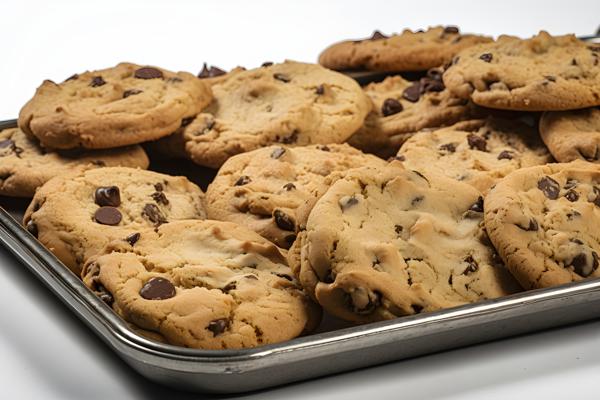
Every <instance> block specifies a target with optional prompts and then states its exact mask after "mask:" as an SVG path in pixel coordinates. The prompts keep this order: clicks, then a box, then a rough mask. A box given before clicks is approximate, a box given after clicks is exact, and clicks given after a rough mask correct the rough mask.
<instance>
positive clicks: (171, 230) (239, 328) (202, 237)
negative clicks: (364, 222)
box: [82, 221, 320, 349]
mask: <svg viewBox="0 0 600 400" xmlns="http://www.w3.org/2000/svg"><path fill="white" fill-rule="evenodd" d="M137 235H138V236H137V238H138V239H137V241H136V242H135V243H131V244H130V243H128V242H127V241H124V240H120V241H116V242H113V243H110V244H109V245H108V246H107V247H106V248H105V249H104V250H103V252H102V253H101V255H99V256H97V257H94V258H93V259H92V260H91V261H90V262H89V263H88V264H86V266H85V267H84V270H83V273H82V276H83V281H84V282H85V284H86V285H87V286H88V287H90V288H91V289H92V290H94V291H95V292H96V293H97V294H98V295H99V296H100V297H101V298H102V299H103V300H104V301H106V302H107V303H108V304H109V305H111V306H112V308H113V309H114V310H115V311H116V312H117V313H118V314H119V315H121V316H122V317H123V318H124V319H125V320H126V321H129V322H132V323H133V324H135V325H136V326H138V327H140V328H142V329H144V330H146V331H150V332H156V333H159V334H160V335H162V337H163V338H164V339H166V341H167V342H168V343H171V344H174V345H179V346H185V347H193V348H201V349H238V348H243V347H254V346H258V345H263V344H269V343H276V342H281V341H284V340H289V339H292V338H294V337H297V336H299V335H301V334H302V333H303V332H305V331H309V330H311V329H313V328H314V327H315V326H316V325H317V324H318V322H319V319H320V311H319V309H318V307H317V306H316V305H314V304H313V303H312V302H311V301H310V300H309V299H308V297H307V296H306V295H305V294H304V292H303V291H302V289H301V287H300V285H299V284H298V283H297V281H296V279H295V278H294V277H293V275H292V271H291V270H290V268H289V267H288V265H287V262H286V259H285V251H283V250H280V249H278V248H277V247H276V246H275V245H273V244H272V243H270V242H268V241H267V240H266V239H263V238H262V237H260V236H259V235H257V234H256V233H254V232H252V231H249V230H247V229H245V228H243V227H241V226H238V225H235V224H232V223H229V222H219V221H177V222H172V223H169V224H165V225H161V226H160V227H158V228H157V229H156V230H153V229H146V230H141V231H138V232H137Z"/></svg>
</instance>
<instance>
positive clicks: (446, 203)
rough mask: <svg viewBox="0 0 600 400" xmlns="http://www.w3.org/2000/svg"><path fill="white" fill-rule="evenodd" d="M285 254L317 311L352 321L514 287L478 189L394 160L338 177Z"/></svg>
mask: <svg viewBox="0 0 600 400" xmlns="http://www.w3.org/2000/svg"><path fill="white" fill-rule="evenodd" d="M289 258H290V263H291V265H292V266H293V269H294V271H295V273H296V274H297V275H298V276H299V278H300V281H301V283H302V285H303V286H304V287H305V288H306V290H307V291H308V292H309V293H310V294H312V295H313V296H314V297H315V299H317V300H318V302H319V303H320V304H321V305H322V306H323V308H324V309H325V310H327V311H329V312H331V313H332V314H333V315H336V316H338V317H340V318H343V319H346V320H350V321H357V322H369V321H376V320H382V319H391V318H395V317H397V316H402V315H411V314H416V313H419V312H421V311H432V310H437V309H440V308H446V307H452V306H456V305H460V304H465V303H469V302H474V301H478V300H482V299H489V298H494V297H499V296H503V295H507V294H510V293H513V292H515V291H517V290H519V289H518V285H516V282H514V280H513V278H512V277H511V276H510V274H509V273H508V271H507V270H506V269H505V268H504V267H503V265H502V264H501V263H499V262H498V261H499V260H498V259H497V258H496V257H495V251H494V249H493V247H492V246H491V245H490V244H489V240H488V238H487V235H486V234H485V231H484V229H483V198H482V197H481V193H480V192H478V191H477V190H476V189H474V188H472V187H471V186H469V185H466V184H464V183H460V182H455V181H453V180H450V179H448V178H446V177H443V176H436V175H433V174H421V173H418V172H415V171H410V170H405V169H404V168H402V164H401V163H399V162H398V161H393V162H392V163H390V164H389V165H388V166H385V167H383V168H380V167H365V168H360V169H356V170H352V171H349V172H348V173H347V174H346V175H345V176H344V177H342V178H341V179H338V180H337V181H336V182H335V183H334V184H333V185H332V186H331V187H330V188H329V189H328V190H327V192H326V193H325V194H324V195H323V196H322V197H321V199H320V200H319V201H318V202H317V203H316V205H315V206H314V208H313V210H312V212H311V213H310V216H309V217H308V222H307V225H306V230H305V231H303V232H301V234H300V235H299V238H298V240H297V241H296V242H295V244H294V246H293V247H292V249H291V250H290V254H289Z"/></svg>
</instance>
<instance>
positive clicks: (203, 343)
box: [0, 27, 600, 349]
mask: <svg viewBox="0 0 600 400" xmlns="http://www.w3.org/2000/svg"><path fill="white" fill-rule="evenodd" d="M599 58H600V47H598V46H594V45H591V44H587V43H584V42H582V41H579V40H578V39H576V38H575V37H573V36H560V37H552V36H550V35H549V34H547V33H545V32H541V33H540V34H539V35H537V36H535V37H533V38H531V39H519V38H515V37H508V36H501V37H500V38H498V39H497V40H493V39H492V38H489V37H485V36H480V35H465V34H461V33H460V31H459V30H458V28H456V27H434V28H430V29H428V30H427V31H419V32H411V31H404V32H403V33H401V34H399V35H393V36H391V37H388V36H385V35H383V34H381V33H379V32H376V33H375V34H374V35H373V36H372V37H371V38H369V39H365V40H359V41H345V42H341V43H337V44H334V45H332V46H331V47H329V48H328V49H326V50H325V51H324V52H323V53H322V54H321V56H320V58H319V63H320V64H321V65H316V64H306V63H300V62H293V61H286V62H283V63H279V64H274V63H270V62H267V63H264V64H263V65H262V66H260V67H258V68H255V69H249V70H246V69H244V68H240V67H238V68H236V69H234V70H232V71H229V72H225V71H223V70H221V69H219V68H217V67H214V66H213V67H208V66H207V65H204V67H203V69H202V71H201V72H200V74H199V75H198V76H194V75H192V74H190V73H185V72H178V73H174V72H170V71H167V70H164V69H161V68H157V67H149V66H139V65H134V64H125V63H123V64H119V65H117V66H116V67H113V68H108V69H104V70H97V71H93V72H85V73H81V74H76V75H73V76H72V77H70V78H68V79H67V80H66V81H64V82H62V83H60V84H56V83H53V82H51V81H45V82H44V83H43V84H42V85H41V86H40V88H39V89H38V90H37V92H36V93H35V95H34V97H33V98H32V99H31V100H30V101H29V102H28V103H27V104H26V105H25V106H24V107H23V109H22V110H21V113H20V115H19V121H18V122H19V123H18V128H11V129H6V130H4V131H2V132H0V135H1V139H2V141H0V151H3V152H4V154H3V157H2V158H0V168H1V169H2V171H3V172H2V176H1V178H2V179H1V181H0V194H2V195H5V196H20V197H32V198H33V200H32V201H31V203H30V205H29V207H28V209H27V211H26V213H25V217H24V221H23V222H24V226H25V227H26V229H27V230H28V231H29V232H30V233H31V234H32V235H34V236H35V237H37V238H38V240H39V241H40V242H41V243H42V244H43V245H44V246H46V247H47V248H48V249H49V250H50V251H52V252H53V253H54V254H55V255H56V257H57V258H58V259H59V260H60V261H62V262H63V264H64V265H65V266H66V267H67V268H69V269H70V270H71V271H73V273H75V274H77V275H79V276H81V278H82V280H83V282H84V283H85V284H86V285H87V286H88V287H89V288H90V289H91V290H92V291H94V292H95V293H96V294H97V295H98V296H99V297H100V298H101V299H102V300H104V301H105V302H106V304H108V305H109V306H110V307H111V308H112V309H113V310H114V311H115V312H116V313H117V314H118V315H119V316H121V317H122V318H123V319H124V320H126V321H127V322H128V323H129V324H130V325H131V326H132V328H133V329H135V330H136V331H138V332H139V333H140V334H143V335H146V336H148V337H150V338H152V339H155V340H160V341H164V342H166V343H171V344H176V345H181V346H186V347H193V348H205V349H233V348H246V347H253V346H258V345H262V344H269V343H276V342H281V341H284V340H289V339H292V338H294V337H297V336H300V335H303V334H307V333H310V332H311V331H313V330H314V329H316V328H317V326H318V325H319V323H320V319H321V313H322V311H325V312H326V313H327V314H329V315H332V316H335V317H337V318H340V319H343V320H345V321H348V322H350V323H366V322H374V321H381V320H386V319H392V318H396V317H400V316H407V315H413V314H419V313H423V312H428V311H435V310H439V309H443V308H448V307H454V306H458V305H463V304H468V303H473V302H477V301H481V300H485V299H492V298H498V297H501V296H506V295H510V294H513V293H518V292H521V291H523V290H527V289H535V288H543V287H548V286H552V285H557V284H563V283H569V282H573V281H578V280H581V279H584V278H593V277H600V268H598V265H599V262H600V260H599V257H598V253H599V252H600V234H598V232H597V230H596V229H595V228H594V226H596V225H597V224H598V222H600V149H599V147H600V108H599V107H600V66H599V65H598V64H599ZM348 71H352V72H351V73H349V72H348ZM357 71H358V73H359V74H360V76H361V79H363V80H364V79H365V77H369V76H373V77H375V78H376V79H383V78H385V79H383V80H380V81H373V82H371V83H369V84H367V85H366V86H364V87H361V86H360V85H359V84H358V83H357V82H356V81H355V80H354V79H352V78H351V77H350V76H349V75H352V74H357ZM140 145H143V146H140ZM144 149H145V150H144ZM145 151H148V155H149V157H148V155H147V154H146V152H145ZM149 159H150V160H149ZM157 160H160V161H161V162H165V161H166V162H167V163H170V164H169V165H170V167H169V168H168V170H169V172H170V173H169V174H166V173H164V170H163V169H160V168H157V167H156V166H157V165H159V164H157V163H156V161H157ZM182 160H185V161H182ZM184 162H186V163H188V165H189V164H190V163H192V164H191V165H195V167H192V168H183V165H184ZM149 166H150V170H145V169H147V168H148V167H149ZM207 168H209V169H211V170H213V172H212V174H210V175H212V176H213V177H214V178H210V179H208V178H206V169H207ZM173 172H175V173H176V174H177V175H186V176H173V175H172V174H173ZM193 182H197V183H200V185H201V186H202V187H207V189H206V191H203V190H202V189H201V188H200V187H199V186H197V185H196V184H195V183H193Z"/></svg>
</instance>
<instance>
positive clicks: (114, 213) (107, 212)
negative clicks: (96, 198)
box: [94, 206, 123, 225]
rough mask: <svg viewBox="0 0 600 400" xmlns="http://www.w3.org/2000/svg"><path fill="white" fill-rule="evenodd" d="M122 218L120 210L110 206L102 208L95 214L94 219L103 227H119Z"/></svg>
mask: <svg viewBox="0 0 600 400" xmlns="http://www.w3.org/2000/svg"><path fill="white" fill-rule="evenodd" d="M122 218H123V217H122V215H121V212H120V211H119V210H118V209H116V208H114V207H109V206H104V207H100V208H99V209H97V210H96V212H95V213H94V219H95V220H96V222H97V223H99V224H102V225H119V223H120V222H121V219H122Z"/></svg>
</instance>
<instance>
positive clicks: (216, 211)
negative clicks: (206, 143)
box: [205, 144, 385, 248]
mask: <svg viewBox="0 0 600 400" xmlns="http://www.w3.org/2000/svg"><path fill="white" fill-rule="evenodd" d="M377 164H379V165H384V164H385V161H383V160H381V159H379V158H377V157H375V156H371V155H367V154H363V153H362V152H360V151H359V150H356V149H354V148H352V147H350V146H348V145H346V144H329V145H312V146H306V147H289V146H278V145H277V146H270V147H266V148H262V149H258V150H254V151H250V152H248V153H244V154H239V155H237V156H234V157H232V158H230V159H229V160H227V161H226V162H225V164H223V166H222V167H221V169H220V170H219V172H218V174H217V176H216V177H215V179H214V181H213V182H212V183H211V184H210V186H209V187H208V189H207V191H206V201H205V204H206V212H207V215H208V217H209V218H211V219H216V220H222V221H231V222H235V223H238V224H240V225H244V226H246V227H247V228H250V229H251V230H253V231H255V232H257V233H259V234H260V235H262V236H264V237H265V238H267V239H269V240H271V241H273V242H274V243H275V244H277V245H278V246H280V247H284V248H288V247H289V246H290V245H291V244H292V243H293V241H294V240H295V239H296V234H297V233H298V231H299V230H300V229H302V227H303V226H304V224H305V223H306V218H307V217H308V213H309V212H310V210H311V208H312V206H313V205H314V203H315V202H316V201H317V199H318V198H319V197H320V196H321V195H322V194H323V193H324V192H325V190H327V187H328V185H327V184H326V183H325V181H326V178H327V177H328V176H329V175H331V174H332V173H334V172H340V171H345V170H348V169H351V168H357V167H361V166H364V165H377Z"/></svg>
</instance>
